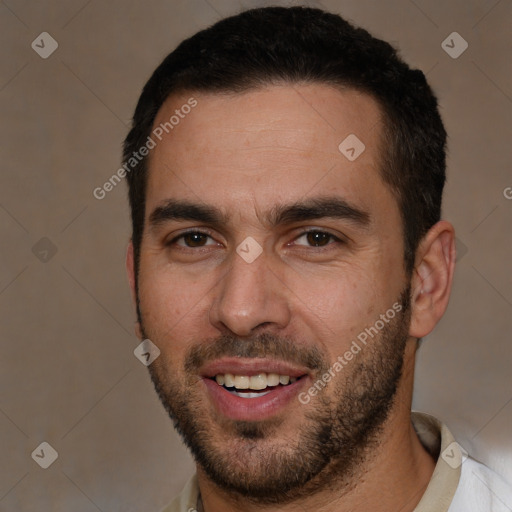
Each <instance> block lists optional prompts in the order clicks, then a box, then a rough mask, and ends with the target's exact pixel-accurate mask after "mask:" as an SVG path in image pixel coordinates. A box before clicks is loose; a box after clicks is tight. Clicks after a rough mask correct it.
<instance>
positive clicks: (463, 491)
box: [449, 457, 512, 512]
mask: <svg viewBox="0 0 512 512" xmlns="http://www.w3.org/2000/svg"><path fill="white" fill-rule="evenodd" d="M459 511H460V512H462V511H463V512H510V511H512V486H511V485H510V484H509V483H507V482H506V481H505V480H504V479H503V478H502V477H501V476H500V475H498V474H497V473H495V472H494V471H493V470H492V469H490V468H488V467H487V466H485V465H484V464H482V463H480V462H478V461H477V460H475V459H473V458H471V457H468V458H467V459H466V460H465V461H464V463H463V464H462V466H461V474H460V480H459V485H458V487H457V490H456V491H455V496H454V497H453V501H452V503H451V505H450V508H449V512H459Z"/></svg>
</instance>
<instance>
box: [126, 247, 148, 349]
mask: <svg viewBox="0 0 512 512" xmlns="http://www.w3.org/2000/svg"><path fill="white" fill-rule="evenodd" d="M126 273H127V274H128V282H129V283H130V290H131V292H132V302H133V305H134V309H135V314H136V315H137V288H136V282H137V276H136V275H135V258H134V254H133V242H132V240H130V243H129V244H128V248H127V249H126ZM135 335H136V336H137V337H138V338H139V339H142V338H143V337H144V336H143V335H142V329H141V325H140V323H139V321H138V319H137V320H136V321H135Z"/></svg>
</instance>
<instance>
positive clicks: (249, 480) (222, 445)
mask: <svg viewBox="0 0 512 512" xmlns="http://www.w3.org/2000/svg"><path fill="white" fill-rule="evenodd" d="M409 296H410V289H409V288H407V289H406V290H404V292H402V294H401V296H400V300H399V303H400V304H401V306H402V309H401V311H400V312H399V313H398V314H397V315H396V316H395V318H394V319H393V320H391V321H390V322H389V323H387V324H386V325H385V327H384V328H383V329H382V330H381V331H380V332H379V334H378V336H375V337H374V338H373V339H371V340H370V341H369V342H368V344H367V345H366V346H364V347H363V348H362V350H361V352H360V353H358V354H357V355H356V356H355V358H354V360H353V361H351V362H350V364H349V365H347V366H346V367H344V368H343V370H342V371H341V372H340V373H339V374H337V375H336V376H335V377H334V378H333V379H332V381H331V382H330V387H331V388H332V391H330V390H329V386H327V387H326V388H325V389H323V390H321V391H319V393H318V395H316V396H315V397H314V399H312V400H311V402H310V404H308V406H307V407H308V409H307V412H305V414H304V421H303V422H302V424H301V425H300V426H298V427H297V429H296V430H297V431H296V433H294V434H293V435H290V434H288V435H287V436H286V437H284V436H283V435H281V432H282V430H281V426H282V425H283V428H284V426H285V425H286V421H287V418H286V417H282V416H280V417H279V419H276V418H271V419H269V420H264V421H259V422H246V421H234V420H229V419H227V418H221V417H215V416H214V415H213V414H212V412H211V411H213V409H211V408H210V407H206V406H205V403H204V392H200V391H199V386H198V382H197V381H198V375H197V368H198V367H199V365H200V364H201V363H202V362H204V361H205V360H208V359H213V358H214V357H220V356H221V355H225V356H240V357H264V356H266V357H270V358H272V357H274V358H281V359H284V360H288V361H292V362H297V363H300V364H303V365H305V366H307V367H308V368H311V369H312V370H314V374H315V378H314V381H316V380H317V379H318V378H321V377H322V375H324V374H325V373H326V372H327V371H328V369H329V366H330V365H329V363H328V361H326V360H325V358H324V357H323V356H322V354H320V353H319V352H318V350H317V349H315V348H302V347H303V346H302V347H301V348H297V344H296V343H295V344H294V343H293V341H291V340H289V339H284V338H279V337H276V336H272V335H261V336H258V337H255V338H253V339H251V340H240V339H238V338H236V337H234V336H222V337H220V338H219V339H218V340H217V341H216V342H215V343H211V342H210V343H207V344H205V343H201V344H199V345H195V346H194V347H192V348H191V349H190V350H189V352H188V355H187V357H186V361H185V375H186V377H185V378H184V379H183V378H178V377H176V375H175V372H173V371H172V367H171V366H169V363H167V364H165V363H164V361H163V358H162V357H160V358H158V359H157V360H156V361H155V362H154V363H153V364H152V365H150V366H149V370H150V375H151V379H152V381H153V384H154V387H155V390H156V391H157V394H158V396H159V398H160V400H161V401H162V404H163V405H164V407H165V409H166V410H167V412H168V413H169V416H170V417H171V419H172V420H173V423H174V426H175V428H176V430H177V431H178V432H179V433H180V435H181V436H182V438H183V440H184V442H185V444H186V445H187V446H188V447H189V449H190V451H191V453H192V455H193V457H194V459H195V461H196V463H197V464H198V465H199V467H200V468H201V469H202V471H203V472H204V473H205V474H206V475H207V477H208V478H209V479H210V480H211V481H212V482H213V483H214V484H215V485H216V486H218V487H219V488H220V489H221V490H223V491H225V492H226V493H227V494H228V495H231V496H234V497H236V496H238V497H239V498H243V499H248V500H250V501H252V502H254V503H257V504H261V505H270V504H285V503H289V502H292V501H294V500H298V499H303V498H304V497H306V496H310V495H313V494H315V493H317V492H319V491H320V490H323V489H326V488H330V487H332V488H334V487H335V488H336V489H337V490H339V491H340V492H342V490H343V489H344V488H345V489H348V488H351V487H352V486H353V485H354V484H355V482H356V481H357V480H358V479H360V478H361V476H362V473H364V468H365V462H368V461H369V460H370V459H371V457H372V453H374V452H375V449H376V448H377V447H378V445H379V439H380V434H381V431H382V427H383V425H384V423H385V421H386V419H387V418H388V415H389V413H390V411H391V409H392V407H393V404H394V401H395V397H396V392H397V388H398V383H399V381H400V377H401V375H402V368H403V362H404V351H405V345H406V341H407V337H408V330H409V323H410V297H409ZM143 332H144V333H145V330H144V328H143ZM297 404H298V408H299V409H298V414H301V411H300V408H302V407H306V406H305V405H301V404H300V402H299V401H297Z"/></svg>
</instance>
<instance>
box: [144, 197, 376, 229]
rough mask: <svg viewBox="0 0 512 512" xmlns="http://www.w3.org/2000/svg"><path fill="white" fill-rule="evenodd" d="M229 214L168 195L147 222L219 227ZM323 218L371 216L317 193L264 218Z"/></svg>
mask: <svg viewBox="0 0 512 512" xmlns="http://www.w3.org/2000/svg"><path fill="white" fill-rule="evenodd" d="M229 217H230V216H229V215H227V214H226V213H224V212H222V211H221V210H220V209H218V208H217V207H214V206H209V205H203V204H199V203H193V202H190V201H185V200H180V199H169V200H167V201H165V202H164V203H163V204H161V205H160V206H157V207H156V208H155V209H154V210H153V212H152V213H151V215H150V216H149V224H150V226H151V227H155V228H156V227H158V226H159V225H161V224H163V223H165V222H168V221H172V220H188V221H196V222H202V223H204V224H209V225H211V226H218V227H220V226H225V225H227V224H228V223H229ZM322 218H332V219H345V220H349V221H351V222H352V223H354V224H355V225H357V226H359V227H367V226H368V225H369V224H370V220H371V217H370V214H369V213H368V212H367V211H365V210H362V209H360V208H358V207H356V206H354V205H351V204H350V203H348V202H347V201H346V200H344V199H341V198H339V197H319V198H313V199H308V200H306V201H298V202H295V203H292V204H287V205H278V206H274V207H273V208H272V209H271V210H270V211H269V212H268V213H267V214H266V215H265V220H266V221H267V222H268V223H269V224H270V225H271V226H272V227H275V226H279V225H288V224H293V223H296V222H302V221H306V220H314V219H322Z"/></svg>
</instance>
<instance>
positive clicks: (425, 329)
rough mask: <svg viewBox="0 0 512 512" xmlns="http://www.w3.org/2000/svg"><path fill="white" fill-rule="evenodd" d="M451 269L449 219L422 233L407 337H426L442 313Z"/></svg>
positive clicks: (452, 239) (452, 248)
mask: <svg viewBox="0 0 512 512" xmlns="http://www.w3.org/2000/svg"><path fill="white" fill-rule="evenodd" d="M454 269H455V231H454V229H453V226H452V225H451V224H450V223H449V222H447V221H440V222H438V223H437V224H435V225H434V226H432V228H431V229H430V230H429V231H428V233H427V234H426V235H425V236H424V238H423V240H422V241H421V243H420V245H419V247H418V250H417V252H416V264H415V268H414V272H413V276H412V284H411V285H412V292H411V293H412V298H411V301H412V303H411V307H412V314H411V327H410V332H409V334H410V335H411V336H413V337H415V338H422V337H424V336H426V335H427V334H428V333H430V332H431V331H432V329H433V328H434V327H435V325H436V324H437V323H438V322H439V320H440V319H441V317H442V316H443V314H444V312H445V311H446V308H447V306H448V301H449V298H450V291H451V287H452V281H453V273H454Z"/></svg>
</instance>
